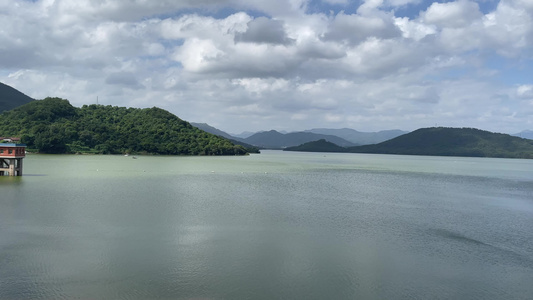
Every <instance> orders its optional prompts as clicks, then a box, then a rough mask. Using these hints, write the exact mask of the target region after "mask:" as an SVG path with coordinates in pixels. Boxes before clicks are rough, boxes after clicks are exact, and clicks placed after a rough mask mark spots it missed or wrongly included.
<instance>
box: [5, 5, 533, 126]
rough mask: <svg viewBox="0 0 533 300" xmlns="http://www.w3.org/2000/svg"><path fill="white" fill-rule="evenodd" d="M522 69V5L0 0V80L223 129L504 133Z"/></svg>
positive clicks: (531, 20)
mask: <svg viewBox="0 0 533 300" xmlns="http://www.w3.org/2000/svg"><path fill="white" fill-rule="evenodd" d="M531 74H533V2H532V1H531V0H477V1H476V0H457V1H427V0H424V1H422V0H361V1H349V0H271V1H263V0H201V1H200V0H196V1H192V0H181V1H174V0H160V1H141V0H102V1H90V0H79V1H68V0H37V1H26V0H0V82H3V83H5V84H8V85H11V86H13V87H15V88H17V89H19V90H21V91H22V92H24V93H26V94H28V95H30V96H32V97H34V98H37V99H42V98H44V97H47V96H57V97H62V98H65V99H68V100H69V101H70V102H71V103H72V104H73V105H75V106H82V105H84V104H91V103H95V102H96V98H97V97H98V99H99V103H101V104H106V105H115V106H128V107H152V106H158V107H161V108H164V109H166V110H169V111H170V112H172V113H174V114H176V115H177V116H179V117H180V118H182V119H184V120H187V121H190V122H203V123H208V124H210V125H212V126H215V127H217V128H219V129H221V130H224V131H227V132H231V133H240V132H242V131H259V130H270V129H276V130H285V131H296V130H305V129H311V128H352V129H356V130H360V131H377V130H385V129H403V130H414V129H417V128H421V127H429V126H434V125H435V124H438V125H440V126H450V127H475V128H480V129H485V130H491V131H496V132H506V133H516V132H519V131H522V130H525V129H533V118H532V117H531V116H532V115H533V79H532V78H533V76H531Z"/></svg>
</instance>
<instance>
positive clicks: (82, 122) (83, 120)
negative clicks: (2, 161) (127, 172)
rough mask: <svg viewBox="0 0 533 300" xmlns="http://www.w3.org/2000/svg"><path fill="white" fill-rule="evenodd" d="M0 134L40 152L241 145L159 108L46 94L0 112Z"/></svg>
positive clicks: (224, 150) (218, 149)
mask: <svg viewBox="0 0 533 300" xmlns="http://www.w3.org/2000/svg"><path fill="white" fill-rule="evenodd" d="M0 136H16V137H21V138H22V142H23V143H26V144H27V145H28V149H35V150H37V151H39V152H40V153H78V152H81V153H152V154H173V155H241V154H245V153H246V152H247V150H246V149H245V148H244V147H242V146H239V145H234V144H233V143H231V142H230V141H228V140H226V139H224V138H221V137H218V136H215V135H213V134H210V133H207V132H205V131H202V130H200V129H198V128H196V127H193V126H192V125H191V124H189V123H188V122H186V121H183V120H181V119H180V118H178V117H177V116H175V115H173V114H171V113H170V112H168V111H166V110H163V109H160V108H156V107H154V108H147V109H139V108H125V107H116V106H103V105H88V106H87V105H84V106H83V107H82V108H76V107H74V106H72V105H71V104H70V103H69V102H68V101H67V100H64V99H59V98H46V99H44V100H39V101H32V102H30V103H28V104H25V105H23V106H20V107H18V108H15V109H13V110H10V111H6V112H3V113H2V114H0Z"/></svg>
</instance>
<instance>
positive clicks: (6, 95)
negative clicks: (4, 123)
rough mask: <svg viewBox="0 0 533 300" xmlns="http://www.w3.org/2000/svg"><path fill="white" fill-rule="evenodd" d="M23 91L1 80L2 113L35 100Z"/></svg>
mask: <svg viewBox="0 0 533 300" xmlns="http://www.w3.org/2000/svg"><path fill="white" fill-rule="evenodd" d="M33 100H34V99H33V98H30V97H28V96H26V95H24V94H23V93H21V92H19V91H17V90H16V89H14V88H12V87H10V86H9V85H5V84H3V83H1V82H0V113H1V112H3V111H6V110H11V109H13V108H15V107H19V106H21V105H24V104H26V103H29V102H31V101H33Z"/></svg>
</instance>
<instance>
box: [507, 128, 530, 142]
mask: <svg viewBox="0 0 533 300" xmlns="http://www.w3.org/2000/svg"><path fill="white" fill-rule="evenodd" d="M512 135H513V136H517V137H521V138H523V139H529V140H533V130H523V131H520V132H519V133H515V134H512Z"/></svg>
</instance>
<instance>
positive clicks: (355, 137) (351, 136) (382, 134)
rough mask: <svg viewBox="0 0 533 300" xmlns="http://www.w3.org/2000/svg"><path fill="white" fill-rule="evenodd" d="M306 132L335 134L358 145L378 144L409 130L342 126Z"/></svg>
mask: <svg viewBox="0 0 533 300" xmlns="http://www.w3.org/2000/svg"><path fill="white" fill-rule="evenodd" d="M305 132H311V133H317V134H327V135H335V136H338V137H340V138H343V139H345V140H347V141H349V142H352V143H354V144H356V145H369V144H377V143H381V142H384V141H387V140H390V139H393V138H395V137H397V136H400V135H403V134H406V133H408V131H402V130H383V131H378V132H361V131H357V130H354V129H349V128H342V129H326V128H316V129H311V130H306V131H305ZM339 146H342V145H339Z"/></svg>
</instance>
